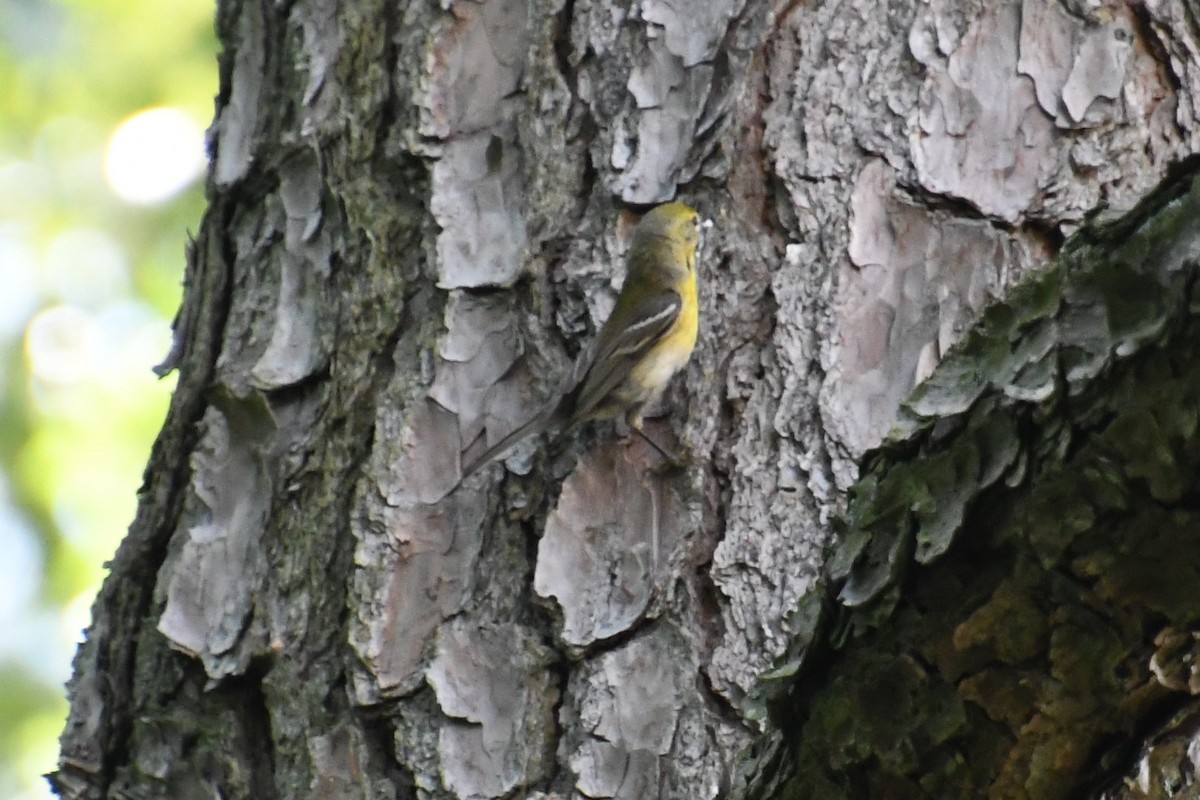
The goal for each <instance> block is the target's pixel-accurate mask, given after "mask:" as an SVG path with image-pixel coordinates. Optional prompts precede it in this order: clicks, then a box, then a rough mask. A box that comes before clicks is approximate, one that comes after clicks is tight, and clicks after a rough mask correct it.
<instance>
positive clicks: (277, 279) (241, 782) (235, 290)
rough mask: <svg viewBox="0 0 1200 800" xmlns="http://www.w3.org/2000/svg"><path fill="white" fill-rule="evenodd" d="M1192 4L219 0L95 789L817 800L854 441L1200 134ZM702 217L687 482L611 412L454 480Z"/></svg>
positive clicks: (94, 723)
mask: <svg viewBox="0 0 1200 800" xmlns="http://www.w3.org/2000/svg"><path fill="white" fill-rule="evenodd" d="M1198 29H1200V28H1198V26H1197V21H1196V16H1195V10H1194V9H1193V8H1191V7H1190V6H1189V4H1188V3H1187V2H1186V0H1157V1H1156V2H1145V3H1141V4H1134V5H1131V4H1125V3H1093V4H1086V3H1077V2H1069V1H1068V0H1063V1H1062V2H1052V1H1051V0H1025V1H1024V2H1018V0H1002V1H1001V2H992V3H984V2H974V3H972V2H967V3H961V2H954V3H948V2H933V3H917V2H915V0H893V2H890V3H884V4H879V3H865V2H849V3H846V2H842V3H833V2H813V3H796V2H790V3H779V4H776V5H771V4H768V3H765V2H754V1H753V0H743V1H741V2H739V0H725V1H724V2H722V0H708V1H707V2H702V3H683V2H678V3H671V2H668V1H667V0H642V1H641V2H637V3H632V4H623V3H616V2H607V1H606V0H561V1H559V2H556V1H555V0H484V1H483V2H474V1H473V0H458V1H457V2H446V3H444V4H434V3H410V4H407V5H401V4H390V3H385V2H366V3H353V4H335V3H330V2H322V1H321V0H316V2H310V3H295V4H290V5H278V4H269V3H259V2H250V1H247V2H241V3H239V2H232V1H230V2H222V3H221V5H220V8H219V13H218V31H219V34H220V36H221V40H222V42H223V44H224V46H225V51H224V53H223V55H222V57H221V61H220V69H221V92H220V95H219V97H218V98H217V117H216V120H215V122H214V125H213V130H212V148H213V161H212V169H211V172H210V176H209V190H210V207H209V210H208V212H207V214H206V216H205V219H204V221H203V223H202V225H201V227H200V230H199V233H198V235H197V239H196V241H195V242H194V243H193V245H192V247H191V248H190V251H189V266H188V274H187V292H186V297H185V301H184V305H183V308H182V309H181V311H180V315H179V319H178V321H177V325H176V334H177V349H176V352H174V353H173V354H172V356H171V358H170V359H169V363H168V364H167V366H169V367H177V368H178V369H179V372H180V381H179V388H178V390H177V392H176V395H175V398H174V401H173V404H172V408H171V412H170V416H169V418H168V420H167V422H166V424H165V426H164V430H163V433H162V435H161V436H160V439H159V441H158V443H157V445H156V447H155V450H154V453H153V455H152V458H151V462H150V465H149V467H148V469H147V476H146V485H145V488H144V490H143V495H142V503H141V507H140V509H139V513H138V517H137V519H136V520H135V522H134V524H133V525H132V527H131V529H130V533H129V536H128V538H127V539H126V541H125V543H124V544H123V546H122V548H121V550H120V552H119V553H118V555H117V557H116V558H115V559H114V562H113V565H112V576H111V577H110V579H109V580H108V581H107V582H106V584H105V586H104V588H103V590H102V591H101V593H100V596H99V598H98V600H97V604H96V607H95V610H94V621H93V624H92V627H91V629H90V630H89V634H88V640H87V642H86V643H85V644H84V645H83V646H82V647H81V649H80V653H79V656H78V658H77V661H76V667H75V678H74V679H73V681H72V685H71V689H70V691H71V716H70V719H69V721H68V725H67V729H66V730H65V732H64V734H63V740H62V760H61V764H60V770H59V772H58V773H57V774H56V775H55V776H54V780H55V782H56V785H57V786H58V788H59V790H60V791H61V793H62V794H63V795H64V796H66V797H72V798H75V797H80V798H100V797H113V798H117V797H137V798H141V797H146V798H149V797H164V796H170V797H181V798H190V797H197V798H199V797H213V796H222V797H228V798H234V797H247V798H248V797H254V798H270V797H288V798H292V797H313V798H351V797H354V798H361V797H388V798H407V797H422V798H500V797H562V798H576V797H613V798H645V797H660V798H704V797H717V796H725V795H727V794H728V793H729V792H731V791H734V790H737V791H755V792H760V793H768V792H770V791H774V788H772V787H775V788H778V787H782V786H787V785H789V784H788V781H790V780H792V779H793V778H794V777H795V775H796V773H795V769H796V767H797V765H799V764H801V763H802V760H801V759H800V758H799V757H798V756H797V757H794V758H793V757H791V756H795V752H794V751H792V750H789V749H788V748H789V745H788V744H787V742H786V739H785V737H783V735H782V731H783V730H784V729H785V728H787V727H788V724H785V723H784V722H781V721H780V719H779V717H778V714H777V713H775V712H778V711H779V709H781V708H788V706H782V705H779V703H780V702H782V701H780V700H778V699H777V698H776V697H775V695H766V696H764V695H763V694H762V692H763V685H764V684H763V678H764V676H774V677H775V678H776V680H774V681H772V682H769V684H770V685H772V686H777V685H779V680H778V678H779V676H780V675H781V674H783V673H786V672H788V671H789V670H792V669H795V670H799V671H800V674H810V673H808V667H807V666H806V665H805V664H804V663H803V658H804V655H803V654H804V653H807V652H810V651H811V650H812V648H813V646H814V643H815V644H817V645H821V646H822V647H823V646H824V644H825V642H824V639H823V637H824V636H825V635H826V634H827V632H828V628H829V627H830V623H828V622H827V621H825V620H827V618H826V617H823V616H822V612H820V611H819V608H821V607H823V605H824V603H825V600H824V588H823V587H824V584H823V582H822V570H823V569H824V567H825V558H824V549H825V547H826V545H828V544H829V543H830V540H831V537H832V530H833V520H834V519H835V518H837V517H839V515H841V514H842V513H843V512H845V511H846V509H847V497H848V492H849V491H850V489H851V487H853V486H854V485H855V484H856V482H857V481H858V480H859V473H860V468H861V466H862V465H863V464H864V463H867V464H868V466H870V464H872V463H879V462H877V461H868V462H864V457H865V456H866V455H867V454H868V453H869V452H871V451H872V450H873V449H874V448H876V447H877V446H879V445H880V444H881V442H882V441H883V440H884V437H885V435H886V434H887V433H888V432H889V431H891V430H892V429H893V428H894V427H895V426H896V425H897V424H898V423H900V422H902V421H903V419H904V417H902V415H901V413H900V409H901V402H902V400H903V399H904V398H905V397H907V396H908V395H909V394H910V392H912V390H913V389H914V387H917V386H918V385H919V384H921V382H922V381H924V380H925V379H926V378H928V377H929V376H931V375H935V374H944V369H943V371H942V372H939V371H937V370H938V366H939V364H940V363H941V362H942V361H943V359H945V358H946V356H947V353H949V352H950V351H951V350H952V348H953V347H954V345H955V344H956V343H957V342H959V341H960V340H962V339H963V337H964V335H965V334H966V332H967V331H969V330H971V329H972V326H974V325H976V324H978V323H979V319H980V315H981V313H982V311H983V309H984V307H985V306H987V304H988V303H989V302H991V301H993V300H996V299H998V298H1000V299H1002V298H1005V297H1006V296H1008V294H1009V293H1010V292H1011V291H1012V287H1014V286H1015V285H1016V284H1017V283H1018V282H1019V281H1021V279H1022V278H1024V277H1025V276H1027V275H1029V274H1031V273H1034V272H1037V271H1038V269H1039V268H1040V267H1043V266H1044V265H1045V264H1047V263H1048V262H1050V261H1051V260H1052V259H1053V257H1054V256H1055V255H1056V254H1057V253H1058V252H1059V250H1060V248H1061V246H1062V242H1063V241H1064V239H1066V237H1068V236H1070V235H1071V234H1074V233H1075V232H1077V231H1078V230H1079V229H1080V228H1081V226H1082V225H1083V223H1084V220H1085V217H1086V216H1087V215H1088V214H1089V213H1090V212H1093V211H1094V210H1096V209H1097V208H1099V207H1102V206H1107V207H1110V208H1116V209H1126V208H1129V207H1131V206H1132V205H1133V204H1134V203H1135V202H1136V201H1137V200H1139V199H1141V198H1142V197H1144V196H1146V195H1147V194H1148V193H1149V192H1150V189H1151V187H1154V186H1155V185H1157V184H1158V183H1159V182H1160V181H1161V180H1162V179H1163V177H1164V176H1165V175H1166V173H1167V170H1168V167H1169V166H1170V165H1171V164H1173V163H1176V162H1178V161H1180V160H1181V159H1183V158H1184V157H1185V156H1186V155H1188V154H1191V153H1195V152H1197V151H1200V112H1198V108H1200V38H1197V37H1198V34H1197V30H1198ZM673 197H678V198H680V199H683V200H685V201H687V202H690V203H692V204H693V205H695V206H696V207H698V208H699V209H701V210H702V211H703V212H704V213H705V214H706V215H708V216H710V217H712V218H713V220H714V221H715V223H716V226H715V235H714V236H712V237H710V240H709V241H708V243H707V244H706V249H705V252H704V256H703V260H702V264H701V267H700V277H701V282H702V320H703V321H702V334H701V341H700V344H699V346H698V348H697V353H696V356H695V358H694V360H693V362H692V364H691V365H690V367H689V369H688V371H687V374H686V376H685V377H684V378H683V379H681V380H679V381H677V383H676V385H675V386H674V387H673V390H672V391H671V392H669V393H668V396H667V398H666V400H665V401H664V404H663V409H662V411H663V412H664V414H663V416H661V417H660V418H658V419H655V420H652V421H651V423H650V424H649V426H648V427H649V430H650V432H651V434H652V435H654V436H655V437H656V438H657V439H659V440H660V441H663V442H669V443H671V445H672V447H673V448H674V449H675V450H677V451H680V452H682V453H685V454H687V455H688V465H687V466H686V468H684V469H682V470H661V469H656V468H655V467H656V456H655V455H654V453H653V451H650V450H649V449H648V448H646V447H644V446H642V445H640V444H637V443H627V442H623V441H619V440H618V439H617V438H615V437H614V436H613V432H612V430H611V428H605V427H603V426H585V427H583V428H581V429H579V430H577V431H574V432H572V433H571V434H570V435H569V436H567V437H565V438H564V439H562V440H561V441H557V442H555V443H546V442H544V441H543V442H534V443H532V444H530V445H526V446H525V447H523V448H521V449H520V450H518V451H517V452H516V453H514V454H513V455H512V456H510V457H509V458H508V459H507V461H506V462H505V465H504V466H503V467H501V466H498V465H497V466H492V467H490V468H488V469H487V470H484V471H483V472H482V473H480V474H479V475H478V476H476V477H474V478H472V479H471V480H470V481H468V482H466V483H465V484H464V485H462V486H461V487H459V488H457V489H456V488H455V485H456V482H457V480H458V476H459V471H460V468H461V463H462V461H463V460H464V458H467V457H469V455H470V454H472V453H474V452H478V451H479V450H480V449H481V448H482V447H484V446H486V443H487V442H494V441H496V440H497V439H498V438H499V437H501V436H503V435H504V433H506V432H507V431H508V430H511V429H512V428H513V427H514V426H515V425H517V424H519V423H520V422H522V421H524V420H525V419H526V418H527V417H528V416H529V415H531V414H532V412H533V411H534V409H535V408H536V406H537V405H538V403H539V402H540V401H541V400H542V399H543V398H545V397H546V396H547V395H548V394H549V393H550V392H551V391H552V390H553V389H554V388H555V386H556V385H557V383H558V380H559V379H560V377H561V376H562V375H563V374H565V373H566V371H567V370H568V369H569V365H570V362H571V359H572V357H573V355H574V354H575V353H576V352H578V349H579V348H580V347H581V345H582V343H583V342H585V341H586V340H587V338H588V336H589V335H590V333H592V332H594V330H595V329H596V327H597V325H598V324H599V323H600V322H602V321H603V319H604V317H605V315H606V313H607V310H608V308H609V307H610V305H611V302H612V298H613V296H614V288H615V287H617V286H619V285H620V281H621V279H622V270H621V257H622V253H623V248H624V246H625V244H626V240H627V234H628V231H629V228H630V223H631V221H632V219H633V217H632V215H631V214H630V213H629V211H630V210H634V211H637V210H642V209H644V208H645V207H647V206H648V205H649V204H653V203H657V202H660V201H664V200H667V199H671V198H673ZM910 432H911V431H910ZM989 446H990V445H989ZM997 446H998V447H999V449H1003V442H1001V443H1000V444H999V445H997ZM868 477H869V476H868ZM860 491H861V490H860ZM939 512H940V509H939ZM949 513H950V517H949V518H948V519H947V518H945V517H943V516H941V515H940V513H939V514H934V515H933V516H934V518H935V520H936V521H937V524H939V525H942V526H943V527H945V528H948V529H949V533H946V534H945V536H944V538H945V540H946V541H947V542H949V541H952V540H953V539H954V533H955V532H956V531H957V530H958V522H957V520H958V517H957V516H956V515H957V514H958V511H955V510H954V509H953V508H951V509H950V512H949ZM914 535H917V534H914ZM898 540H899V538H897V539H896V541H898ZM879 541H880V542H884V541H893V540H884V539H880V540H879ZM842 546H843V547H844V546H845V545H844V544H843V545H842ZM880 546H882V545H880ZM884 549H885V550H886V547H885V548H884ZM868 550H869V548H868ZM843 552H845V553H847V555H845V557H844V560H845V561H846V563H854V564H857V563H859V562H858V561H856V559H857V556H858V552H857V551H855V552H851V551H843ZM871 552H873V551H871ZM889 563H899V560H896V559H894V560H893V561H892V562H889ZM886 572H887V575H886V580H883V581H882V583H881V585H883V584H886V585H887V586H888V587H889V588H890V587H898V586H900V585H901V584H900V583H898V582H896V581H895V575H893V573H892V572H891V571H886ZM842 577H845V576H844V575H843V576H842ZM888 581H892V582H891V583H888ZM900 591H901V590H900V589H899V588H897V589H896V592H900ZM897 596H898V595H897ZM871 599H874V595H871ZM880 618H882V617H880ZM1193 622H1194V620H1193ZM1181 625H1182V627H1181V628H1179V630H1180V631H1185V632H1186V630H1187V626H1186V624H1183V623H1181ZM802 667H804V669H801V668H802ZM1185 683H1186V681H1185ZM811 685H812V686H813V687H823V686H824V684H822V683H820V681H815V682H814V683H812V684H811ZM789 686H791V685H790V684H789ZM794 689H795V687H791V688H789V689H788V690H787V691H788V692H791V691H793V690H794ZM796 691H799V690H796ZM784 694H787V692H784ZM831 696H835V695H834V694H833V693H831ZM789 702H790V701H789ZM806 708H808V706H803V707H802V709H806ZM805 713H807V712H805ZM1128 735H1129V736H1130V737H1132V736H1133V735H1134V734H1133V733H1129V734H1128ZM747 748H751V749H749V750H747ZM763 754H766V755H763ZM789 754H790V755H789ZM768 756H769V757H768ZM772 759H774V760H772ZM785 762H786V763H785ZM780 764H785V766H784V767H783V768H781V767H780ZM739 770H740V771H739ZM751 773H753V776H754V779H753V780H749V779H747V778H746V776H749V775H751ZM735 775H738V776H739V777H737V778H735V777H734V776H735ZM800 779H801V780H802V779H803V775H801V778H800ZM918 784H919V782H918ZM746 787H753V788H752V789H750V790H747V789H746ZM851 796H859V795H851ZM861 796H866V795H861ZM906 796H907V795H906ZM914 796H924V795H921V794H919V793H918V794H916V795H914ZM930 796H937V795H930ZM1029 796H1037V797H1051V796H1062V795H1058V794H1052V793H1046V794H1034V793H1031V794H1030V795H1029Z"/></svg>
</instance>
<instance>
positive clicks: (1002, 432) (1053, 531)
mask: <svg viewBox="0 0 1200 800" xmlns="http://www.w3.org/2000/svg"><path fill="white" fill-rule="evenodd" d="M1197 221H1200V178H1198V177H1197V164H1196V163H1195V162H1192V163H1190V164H1188V165H1187V166H1186V168H1183V169H1180V170H1179V171H1178V172H1177V174H1176V176H1175V177H1174V178H1173V179H1171V180H1168V181H1167V182H1166V183H1165V184H1164V185H1163V186H1162V187H1160V189H1159V190H1158V191H1156V192H1155V193H1153V194H1152V195H1151V196H1150V197H1148V198H1147V199H1146V200H1145V201H1144V202H1143V203H1142V204H1141V205H1139V206H1138V207H1137V208H1135V209H1134V210H1132V211H1131V212H1129V213H1128V214H1126V215H1124V216H1123V217H1122V218H1120V219H1119V220H1116V221H1115V222H1109V223H1104V224H1100V223H1093V224H1090V225H1089V226H1087V227H1086V228H1085V229H1084V230H1083V231H1081V233H1080V234H1079V235H1077V236H1076V237H1074V238H1073V239H1072V240H1071V241H1070V242H1068V243H1067V245H1066V246H1065V247H1064V249H1063V252H1062V254H1061V255H1060V257H1059V258H1058V259H1057V260H1056V261H1055V262H1054V263H1053V264H1051V265H1049V266H1048V267H1047V269H1046V270H1044V271H1043V272H1041V273H1040V274H1039V275H1037V276H1036V277H1034V278H1033V279H1032V280H1030V281H1029V282H1027V283H1026V284H1025V285H1022V286H1020V287H1017V289H1016V290H1015V291H1014V292H1012V293H1011V294H1010V296H1009V297H1008V298H1007V299H1006V300H1005V301H1004V302H1002V303H1000V304H998V305H997V306H995V307H993V308H992V309H990V310H989V311H988V312H987V313H986V314H985V316H984V318H983V319H982V320H981V322H980V323H979V325H978V326H977V327H976V328H975V330H974V331H972V332H971V333H970V334H969V335H968V336H967V337H965V338H964V340H963V342H962V344H961V345H960V346H959V347H958V348H957V349H956V350H954V351H952V352H951V353H950V354H949V355H948V356H947V358H946V359H945V361H944V362H943V363H942V365H941V366H940V367H939V368H938V370H937V371H936V372H935V373H934V375H933V376H931V378H930V379H929V380H928V381H927V382H926V383H925V384H923V385H922V386H921V387H919V388H918V390H917V391H916V392H915V393H914V395H913V396H912V398H910V401H909V403H908V404H907V406H906V408H905V411H904V414H903V419H902V421H901V423H900V425H898V426H897V429H896V431H895V433H894V435H893V437H892V438H891V439H890V440H889V441H888V442H887V443H885V445H884V446H883V447H881V448H880V449H879V450H878V451H876V452H875V453H873V454H872V455H871V456H870V457H869V458H868V460H867V461H866V463H865V464H864V469H863V473H862V478H861V480H860V482H859V484H858V485H857V487H856V488H855V491H854V492H853V494H852V496H851V502H850V505H849V509H848V512H847V514H846V516H845V519H844V520H843V530H842V531H841V532H840V533H841V535H840V536H839V540H838V542H837V544H836V545H835V546H834V548H833V550H832V552H831V553H830V558H829V561H828V569H829V577H828V583H827V585H826V587H824V589H823V592H824V597H825V598H826V599H825V600H824V601H823V603H816V605H817V606H819V607H822V608H823V615H822V618H821V621H820V623H819V624H812V625H810V626H809V629H810V630H813V631H814V634H813V637H812V638H811V639H810V640H807V641H798V642H795V643H794V644H793V647H792V650H791V655H790V657H789V660H787V661H786V662H785V663H783V664H781V665H779V668H778V669H777V670H776V672H775V673H774V675H775V677H776V681H775V685H774V686H769V687H768V690H769V692H770V694H769V697H770V699H769V700H767V701H766V711H767V712H768V714H769V719H770V720H771V721H772V723H773V724H772V726H771V732H770V733H769V734H768V735H767V737H766V738H765V739H764V741H763V742H761V743H760V744H759V746H758V748H757V749H756V750H755V751H754V752H753V753H750V754H748V758H747V762H746V763H747V765H748V766H747V769H746V770H745V772H744V773H743V775H742V777H741V779H740V780H739V782H738V785H737V786H735V796H737V797H743V798H789V799H795V798H809V797H812V798H818V797H819V798H838V797H845V798H858V797H863V798H866V797H870V798H878V797H888V798H893V797H894V798H952V797H964V798H968V797H997V798H1006V800H1021V799H1022V798H1030V799H1034V798H1036V799H1039V800H1040V799H1042V798H1059V797H1068V796H1085V795H1086V794H1088V793H1089V792H1090V791H1094V790H1095V789H1097V788H1098V787H1099V786H1101V785H1103V783H1104V782H1105V781H1106V780H1107V779H1110V778H1111V777H1112V776H1114V775H1116V774H1119V773H1120V772H1121V771H1123V770H1125V769H1127V768H1128V766H1129V762H1130V759H1131V757H1132V756H1133V755H1134V754H1135V753H1136V751H1137V749H1138V747H1139V746H1140V741H1139V736H1140V735H1141V734H1142V733H1143V732H1144V730H1145V726H1146V725H1147V724H1149V722H1148V721H1149V720H1152V719H1155V718H1158V717H1160V716H1162V715H1163V714H1164V713H1167V712H1169V710H1170V709H1171V708H1174V707H1176V706H1178V705H1180V704H1183V703H1186V702H1187V701H1188V699H1189V698H1190V697H1191V695H1193V694H1195V693H1196V691H1197V690H1198V689H1200V681H1196V680H1193V678H1194V676H1193V675H1191V673H1190V671H1189V669H1188V668H1187V666H1186V664H1187V663H1188V662H1187V658H1188V654H1189V653H1191V651H1192V649H1193V648H1189V647H1188V646H1186V642H1190V641H1191V640H1192V639H1191V636H1190V633H1189V632H1191V631H1195V630H1197V628H1198V627H1200V593H1198V592H1197V591H1196V587H1197V586H1200V503H1197V500H1200V480H1198V478H1197V476H1200V437H1198V436H1197V409H1200V369H1197V364H1196V354H1197V353H1200V319H1197V315H1196V311H1197V308H1198V305H1200V304H1198V296H1197V293H1196V291H1195V289H1194V286H1195V282H1196V276H1197V272H1198V271H1200V270H1198V268H1200V263H1198V258H1200V225H1197ZM814 602H815V601H813V599H812V598H811V597H810V598H809V601H808V606H809V608H810V616H811V609H812V607H813V606H814ZM1180 642H1185V644H1184V645H1180ZM1181 665H1182V666H1181ZM1164 675H1166V676H1168V677H1164ZM1172 676H1173V677H1172Z"/></svg>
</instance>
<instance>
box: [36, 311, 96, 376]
mask: <svg viewBox="0 0 1200 800" xmlns="http://www.w3.org/2000/svg"><path fill="white" fill-rule="evenodd" d="M95 350H96V335H95V325H94V324H93V322H92V318H91V315H89V314H88V313H87V312H86V311H83V310H82V309H78V308H75V307H73V306H51V307H50V308H45V309H42V310H41V311H39V312H38V313H37V314H35V315H34V317H33V319H31V320H30V321H29V326H28V327H27V328H26V329H25V356H26V358H28V359H29V367H30V371H31V372H32V373H33V374H34V375H35V376H36V377H38V378H40V379H42V380H43V381H46V382H48V383H74V382H75V381H79V380H82V379H83V378H86V377H87V376H88V375H89V374H90V372H91V370H92V369H93V367H94V366H95V359H94V355H95Z"/></svg>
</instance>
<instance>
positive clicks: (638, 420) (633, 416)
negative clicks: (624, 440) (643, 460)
mask: <svg viewBox="0 0 1200 800" xmlns="http://www.w3.org/2000/svg"><path fill="white" fill-rule="evenodd" d="M625 422H626V423H627V424H628V425H629V430H631V431H633V432H634V433H636V434H637V435H638V436H640V437H642V441H644V442H645V443H646V444H648V445H650V446H651V447H653V448H654V449H655V450H657V451H658V454H659V455H660V456H662V457H663V459H664V460H665V461H666V462H667V463H668V464H670V465H672V466H680V465H681V464H682V462H681V461H680V459H679V456H677V455H676V454H674V453H672V452H669V451H668V450H665V449H663V447H662V446H661V445H659V443H658V442H656V441H654V440H653V439H651V438H650V435H649V434H647V433H646V432H645V431H644V430H642V414H641V412H640V411H630V412H629V415H628V416H627V417H626V418H625Z"/></svg>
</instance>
